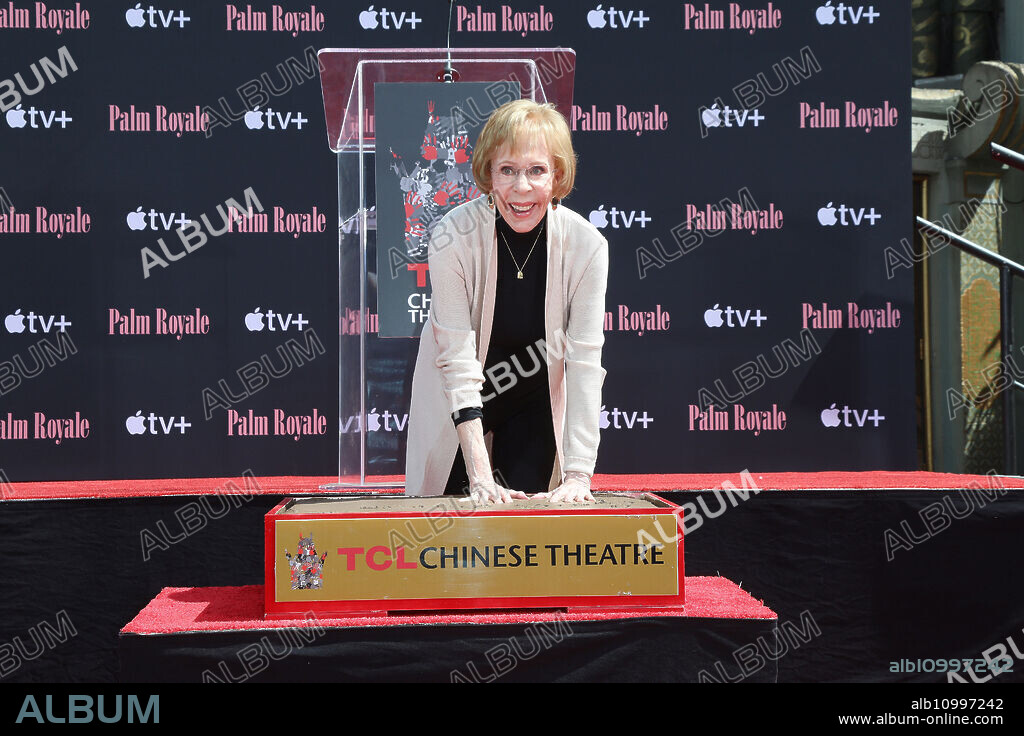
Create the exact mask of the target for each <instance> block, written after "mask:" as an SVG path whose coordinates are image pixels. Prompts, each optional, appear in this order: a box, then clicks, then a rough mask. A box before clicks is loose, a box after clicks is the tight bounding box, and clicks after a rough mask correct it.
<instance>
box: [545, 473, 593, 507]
mask: <svg viewBox="0 0 1024 736" xmlns="http://www.w3.org/2000/svg"><path fill="white" fill-rule="evenodd" d="M534 498H546V499H547V500H548V502H549V503H594V502H595V500H594V496H593V494H591V492H590V476H589V475H587V474H586V473H579V472H575V471H570V472H568V473H566V474H565V478H564V479H563V480H562V485H560V486H558V488H556V489H555V490H553V491H547V492H546V493H538V494H536V495H534Z"/></svg>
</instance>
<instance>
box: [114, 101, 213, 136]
mask: <svg viewBox="0 0 1024 736" xmlns="http://www.w3.org/2000/svg"><path fill="white" fill-rule="evenodd" d="M107 110H108V131H109V132H111V133H114V132H117V133H173V134H174V135H175V136H176V137H178V138H181V136H182V134H183V133H205V132H206V130H207V129H208V128H209V127H210V114H209V113H208V112H203V110H202V109H201V108H200V107H199V105H195V106H194V107H192V108H191V109H189V110H177V111H175V110H171V109H169V108H167V107H166V106H164V105H155V106H154V107H153V112H152V113H149V112H144V111H141V110H136V109H135V105H129V106H128V109H127V110H122V109H121V108H120V107H119V106H118V105H108V106H107Z"/></svg>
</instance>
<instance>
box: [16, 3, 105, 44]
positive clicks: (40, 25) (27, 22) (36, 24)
mask: <svg viewBox="0 0 1024 736" xmlns="http://www.w3.org/2000/svg"><path fill="white" fill-rule="evenodd" d="M33 11H35V12H33ZM89 23H90V17H89V11H88V10H86V9H84V8H83V7H82V4H81V3H75V7H73V8H68V7H60V8H55V7H52V6H48V5H47V4H46V3H33V4H32V7H31V8H19V7H18V6H16V5H15V4H14V3H13V2H8V3H7V7H6V8H2V7H0V28H36V29H38V30H41V31H54V32H55V33H56V34H57V35H58V36H59V35H61V34H62V33H63V32H64V31H80V30H83V29H85V28H88V27H89Z"/></svg>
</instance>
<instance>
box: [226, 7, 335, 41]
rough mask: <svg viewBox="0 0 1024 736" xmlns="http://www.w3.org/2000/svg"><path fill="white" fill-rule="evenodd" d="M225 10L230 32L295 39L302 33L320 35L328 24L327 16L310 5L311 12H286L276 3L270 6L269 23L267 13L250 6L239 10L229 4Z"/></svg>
mask: <svg viewBox="0 0 1024 736" xmlns="http://www.w3.org/2000/svg"><path fill="white" fill-rule="evenodd" d="M224 10H225V12H226V13H227V28H226V29H225V30H228V31H270V32H280V33H290V34H292V37H293V38H294V37H296V36H298V35H299V34H300V33H319V32H320V31H322V30H323V29H324V26H325V25H326V24H327V20H326V16H324V14H323V11H322V10H321V9H319V8H317V6H316V5H310V6H309V10H285V9H284V8H283V7H281V6H280V5H278V4H277V3H274V4H273V5H271V6H270V15H269V21H270V22H269V23H268V22H267V21H268V16H267V11H265V10H253V9H252V5H249V4H246V6H245V10H239V9H238V6H236V5H233V4H231V3H228V4H227V5H225V6H224Z"/></svg>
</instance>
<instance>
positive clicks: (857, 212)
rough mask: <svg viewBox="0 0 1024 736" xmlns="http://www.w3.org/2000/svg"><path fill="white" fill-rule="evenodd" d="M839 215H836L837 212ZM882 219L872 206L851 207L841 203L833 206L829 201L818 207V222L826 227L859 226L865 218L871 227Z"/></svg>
mask: <svg viewBox="0 0 1024 736" xmlns="http://www.w3.org/2000/svg"><path fill="white" fill-rule="evenodd" d="M837 212H838V213H839V216H838V217H836V213H837ZM881 219H882V215H881V213H879V212H876V211H875V208H874V207H872V208H871V209H868V208H867V207H850V206H849V205H845V204H840V205H839V206H838V207H835V206H833V203H832V202H829V203H828V204H827V205H825V206H824V207H821V208H819V209H818V223H819V224H820V225H822V226H824V227H833V226H835V225H840V226H841V227H858V226H859V225H861V224H862V223H863V222H864V221H865V220H866V221H867V223H868V225H869V226H871V227H874V226H875V223H876V222H878V220H881Z"/></svg>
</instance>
